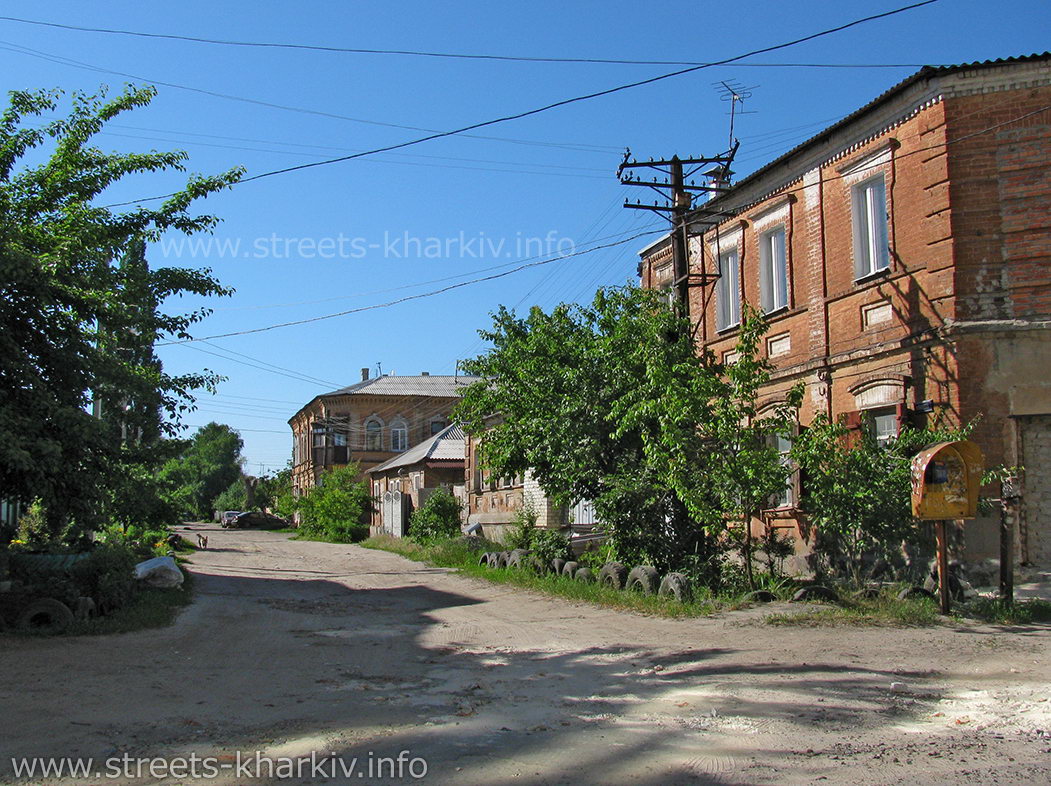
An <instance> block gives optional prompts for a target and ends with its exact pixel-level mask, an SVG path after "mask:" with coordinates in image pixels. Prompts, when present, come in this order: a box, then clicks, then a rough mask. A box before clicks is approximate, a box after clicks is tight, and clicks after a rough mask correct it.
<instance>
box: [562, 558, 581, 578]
mask: <svg viewBox="0 0 1051 786" xmlns="http://www.w3.org/2000/svg"><path fill="white" fill-rule="evenodd" d="M579 569H580V563H579V562H573V560H570V561H569V562H567V563H566V564H565V565H563V566H562V575H563V576H565V577H566V578H570V579H571V578H573V577H574V576H575V575H576V573H577V570H579Z"/></svg>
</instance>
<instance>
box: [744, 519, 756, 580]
mask: <svg viewBox="0 0 1051 786" xmlns="http://www.w3.org/2000/svg"><path fill="white" fill-rule="evenodd" d="M742 551H743V552H744V553H743V554H742V556H743V557H744V575H745V577H746V578H747V579H748V589H750V590H754V589H755V574H754V573H753V572H752V514H751V512H748V513H745V515H744V548H743V550H742Z"/></svg>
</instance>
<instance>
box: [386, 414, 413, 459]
mask: <svg viewBox="0 0 1051 786" xmlns="http://www.w3.org/2000/svg"><path fill="white" fill-rule="evenodd" d="M390 449H391V450H392V451H394V452H395V453H404V452H405V451H406V450H408V449H409V424H408V423H406V422H405V421H404V420H403V419H401V418H399V419H398V420H395V421H393V422H392V423H391V424H390Z"/></svg>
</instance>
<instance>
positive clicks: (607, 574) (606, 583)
mask: <svg viewBox="0 0 1051 786" xmlns="http://www.w3.org/2000/svg"><path fill="white" fill-rule="evenodd" d="M627 579H628V569H627V568H626V567H624V566H623V565H622V564H621V563H619V562H607V563H606V564H605V565H603V566H602V570H600V571H599V572H598V583H599V584H601V585H602V586H603V587H613V589H619V590H620V589H624V582H625V581H627Z"/></svg>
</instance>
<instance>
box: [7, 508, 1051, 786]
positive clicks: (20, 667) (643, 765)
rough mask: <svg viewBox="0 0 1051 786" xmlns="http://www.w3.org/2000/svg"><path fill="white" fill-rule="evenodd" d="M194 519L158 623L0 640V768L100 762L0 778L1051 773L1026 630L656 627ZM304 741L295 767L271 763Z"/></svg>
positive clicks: (977, 778)
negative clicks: (183, 571) (181, 582)
mask: <svg viewBox="0 0 1051 786" xmlns="http://www.w3.org/2000/svg"><path fill="white" fill-rule="evenodd" d="M194 529H200V530H201V531H207V534H208V536H209V539H210V545H211V548H210V549H209V550H208V551H204V552H199V553H198V554H197V555H195V556H194V557H193V558H192V570H193V572H194V573H195V574H196V575H197V588H198V598H197V600H196V602H195V603H194V604H193V605H192V606H191V607H189V608H188V609H187V610H186V611H185V612H183V613H182V615H181V616H180V617H179V619H178V620H177V622H176V623H175V624H174V625H173V626H172V627H170V628H166V629H162V630H155V631H146V632H142V633H134V634H125V635H119V636H112V637H96V638H72V639H23V638H14V637H10V636H8V637H2V638H0V782H4V783H8V782H12V781H14V778H13V775H12V763H11V759H12V758H22V757H71V758H80V759H84V758H87V757H91V758H92V759H93V760H94V761H93V767H94V769H95V770H98V771H100V772H101V773H102V774H101V775H100V776H98V777H90V778H74V779H68V778H67V779H46V778H42V777H40V776H39V775H38V776H36V777H33V778H28V779H22V781H21V782H31V783H51V782H66V783H69V782H76V783H100V784H101V783H118V782H125V781H127V780H128V779H127V778H124V777H123V776H122V777H121V778H116V779H107V778H106V777H105V776H106V775H109V774H115V773H116V772H117V771H118V770H120V769H122V768H126V767H127V766H131V765H125V764H120V765H112V766H113V767H114V768H115V769H113V770H111V769H109V767H110V766H111V765H110V764H107V766H106V767H105V768H104V767H103V766H102V763H103V762H104V761H105V760H107V759H110V760H113V759H119V760H121V761H124V762H135V761H137V760H139V759H141V760H143V761H144V762H149V761H150V760H156V761H159V762H160V764H157V765H155V766H157V767H161V768H163V767H165V766H170V765H171V764H172V763H173V762H176V761H178V760H180V759H181V760H183V763H184V764H185V760H186V759H188V758H189V757H191V756H195V757H198V759H200V760H203V759H204V758H205V757H208V761H210V762H211V764H212V766H213V767H214V770H208V771H204V770H202V769H199V770H198V772H202V773H203V774H208V775H210V774H212V773H213V772H216V771H217V772H218V775H217V777H215V778H212V779H210V780H209V781H208V782H211V783H217V784H227V783H230V784H233V783H236V784H256V783H259V784H263V783H265V784H298V783H347V782H349V783H386V782H400V783H405V782H414V780H415V778H414V777H413V776H415V775H419V774H421V772H422V770H423V768H424V766H425V767H426V770H427V776H426V778H424V779H423V782H427V783H438V784H502V783H520V784H547V783H551V784H562V783H566V784H582V783H602V784H606V783H609V784H654V785H655V784H676V783H739V784H753V783H754V784H760V783H779V784H786V783H788V784H793V783H800V784H802V783H807V784H810V783H814V782H817V781H827V782H831V783H852V784H869V783H873V784H875V783H879V784H883V783H887V784H890V783H909V784H914V783H918V782H920V783H954V784H958V783H994V782H995V783H1003V784H1035V783H1048V782H1049V779H1051V775H1049V773H1051V769H1049V767H1048V765H1049V764H1051V752H1049V751H1051V735H1049V734H1048V732H1049V731H1051V706H1049V701H1048V699H1049V689H1048V685H1049V682H1051V679H1049V678H1051V653H1049V649H1048V642H1049V640H1051V631H1049V630H1048V629H1047V628H1046V627H1033V628H1029V629H1012V630H1006V629H1004V630H1002V629H997V628H994V627H978V626H967V627H959V628H955V627H948V626H947V627H941V628H935V629H864V628H833V629H828V628H819V629H806V628H801V629H795V628H793V629H784V628H773V627H770V626H768V625H765V624H763V623H762V622H761V620H760V619H759V616H760V615H761V612H755V611H751V612H740V613H734V614H729V615H725V616H722V617H718V618H715V619H705V620H667V619H659V618H651V617H644V616H640V615H635V614H628V613H622V612H614V611H608V610H604V609H598V608H593V607H590V606H581V605H574V604H570V603H567V602H565V601H562V600H557V599H550V598H546V597H542V596H537V595H531V594H527V593H523V592H521V591H519V590H514V589H511V588H506V587H497V586H492V585H489V584H487V583H484V582H480V581H476V580H471V579H465V578H461V577H459V576H456V575H452V574H450V573H448V572H447V571H444V570H440V569H432V568H426V567H423V566H421V565H419V564H417V563H413V562H409V561H407V560H404V559H402V558H400V557H398V556H395V555H392V554H386V553H379V552H373V551H368V550H365V549H362V548H359V547H356V546H333V545H327V544H320V543H306V542H296V541H289V540H288V536H287V535H282V534H277V533H268V532H256V531H236V530H234V531H229V530H218V529H214V528H211V527H207V528H206V527H204V526H203V525H201V526H200V527H194ZM402 751H406V752H407V753H401V752H402ZM311 752H314V754H315V758H314V759H313V763H314V766H315V769H313V770H311V769H310V766H306V765H305V764H303V763H301V764H300V765H299V767H300V769H299V771H298V773H297V772H295V771H293V770H291V769H289V768H290V767H291V766H292V762H293V760H295V761H300V762H309V761H310V760H309V759H294V757H309V756H310V754H311ZM329 754H337V755H338V762H337V759H331V758H329V759H327V758H325V757H326V756H328V755H329ZM399 754H401V760H400V761H397V760H396V757H398V756H399ZM381 757H390V759H391V761H390V762H388V761H386V760H384V759H382V758H381ZM424 761H425V762H426V764H425V765H424V764H423V763H422V762H424ZM246 762H247V764H248V765H250V766H248V767H246ZM326 764H327V765H332V767H333V768H336V769H325V765H326ZM410 764H411V766H410ZM238 766H240V767H241V770H240V771H238V770H236V769H235V768H236V767H238ZM351 766H353V767H354V771H353V772H352V773H351V774H350V775H349V777H348V776H347V775H345V774H343V773H344V772H345V770H344V769H341V768H347V767H351ZM139 767H140V769H142V765H141V764H140V765H139ZM304 767H306V768H305V769H304ZM337 767H338V768H337ZM370 767H371V768H372V773H371V775H370V772H369V768H370ZM268 768H273V773H272V775H271V772H270V769H268ZM143 772H144V775H145V777H143V778H142V779H138V780H134V779H133V782H136V783H190V782H192V780H191V779H190V778H189V777H165V775H166V773H167V772H168V771H166V770H163V769H160V770H155V773H159V774H158V775H157V777H151V776H149V774H148V770H144V771H143ZM175 772H176V775H181V773H180V772H179V771H178V770H176V771H175ZM392 772H393V773H395V774H396V775H397V774H399V773H400V775H401V776H402V777H401V778H397V777H396V778H390V777H387V776H389V775H390V773H392ZM332 773H337V777H329V776H330V775H331V774H332ZM377 774H381V775H383V777H376V776H377ZM286 776H287V777H286ZM202 782H204V781H202Z"/></svg>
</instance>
